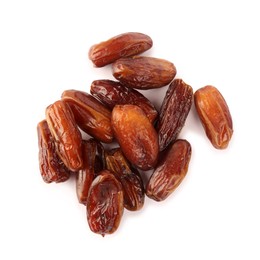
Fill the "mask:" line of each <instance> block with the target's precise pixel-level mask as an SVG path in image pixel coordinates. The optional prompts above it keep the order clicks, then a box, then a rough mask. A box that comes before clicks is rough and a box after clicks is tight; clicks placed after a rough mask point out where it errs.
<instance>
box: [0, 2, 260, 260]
mask: <svg viewBox="0 0 260 260" xmlns="http://www.w3.org/2000/svg"><path fill="white" fill-rule="evenodd" d="M258 6H259V1H256V0H255V1H253V0H247V1H232V0H230V1H206V0H205V1H202V0H198V1H192V0H191V1H168V2H166V1H135V0H133V1H131V2H130V1H128V2H124V3H122V1H55V0H52V1H49V0H46V1H29V0H24V1H15V0H13V1H12V0H10V1H1V2H0V32H1V33H0V35H1V40H0V74H1V75H0V88H1V102H0V113H1V128H0V134H1V135H0V136H1V180H0V210H1V214H0V240H1V250H0V259H5V260H7V259H8V260H9V259H12V260H13V259H38V260H41V259H44V260H45V259H49V260H52V259H111V260H112V259H113V260H115V259H120V260H121V259H124V258H126V259H136V258H139V259H141V258H143V259H176V260H177V259H178V260H182V259H200V260H206V259H207V260H208V259H211V260H214V259H218V260H219V259H250V260H254V259H257V260H259V259H260V249H259V241H260V211H259V203H260V202H259V201H260V167H259V163H260V159H259V146H260V139H259V133H260V127H259V111H260V108H259V107H260V105H259V95H258V93H259V90H260V77H259V60H260V48H259V46H260V39H259V24H260V16H259V8H258ZM127 31H137V32H143V33H146V34H148V35H149V36H151V38H152V39H153V42H154V45H153V48H152V49H151V50H149V51H148V52H146V53H145V54H146V55H151V56H154V57H158V58H163V59H167V60H170V61H172V62H173V63H174V64H175V66H176V68H177V76H178V77H181V78H183V80H184V81H185V82H187V84H189V85H191V86H192V87H193V89H194V91H195V90H196V89H198V88H200V87H202V86H205V85H213V86H216V87H217V88H218V89H219V90H220V92H221V93H222V94H223V96H224V97H225V99H226V101H227V103H228V105H229V108H230V112H231V114H232V117H233V123H234V134H233V137H232V140H231V142H230V143H229V147H228V148H227V149H226V150H223V151H219V150H216V149H215V148H213V146H212V145H211V143H210V142H209V140H208V139H207V137H206V135H205V133H204V130H203V128H202V126H201V124H200V122H199V120H198V117H197V115H196V113H195V110H194V107H192V110H191V112H190V114H189V116H188V119H187V122H186V125H185V127H184V128H183V130H182V132H181V134H180V137H181V138H186V139H187V140H188V141H189V142H190V143H191V145H192V151H193V153H192V158H191V161H190V166H189V171H188V173H187V176H186V178H185V179H184V181H183V182H182V183H181V185H180V186H179V187H178V189H177V190H176V191H175V192H174V193H173V194H172V195H171V196H170V197H169V198H167V200H165V201H164V202H161V203H158V202H154V201H152V200H150V199H148V198H146V200H145V204H144V207H143V209H142V210H140V211H138V212H129V211H127V210H125V211H124V216H123V218H122V221H121V224H120V227H119V228H118V230H117V231H116V233H114V234H113V235H110V236H105V237H104V238H103V237H102V236H100V235H96V234H94V233H92V232H91V231H90V230H89V227H88V224H87V219H86V212H85V208H84V206H83V205H80V204H79V203H78V201H77V195H76V191H75V181H74V180H73V179H71V180H70V181H69V182H67V183H63V184H49V185H48V184H46V183H44V182H43V181H42V179H41V177H40V173H39V166H38V147H37V132H36V125H37V123H38V122H39V121H41V120H42V119H43V118H44V116H45V115H44V113H45V108H46V106H47V105H49V104H51V103H53V102H55V101H56V100H57V99H59V98H60V96H61V94H62V92H63V91H64V90H66V89H72V88H74V89H79V90H83V91H89V87H90V84H91V82H92V81H93V80H96V79H102V78H109V79H113V77H112V75H111V67H110V66H108V67H104V68H100V69H97V68H94V67H93V65H92V64H91V62H90V61H89V60H88V51H89V48H90V46H92V45H93V44H95V43H98V42H100V41H103V40H106V39H109V38H110V37H112V36H115V35H117V34H120V33H123V32H127ZM165 91H166V88H163V89H158V90H154V91H147V92H144V91H143V93H145V95H146V96H147V97H149V98H150V99H151V101H152V102H154V103H155V105H156V107H157V108H158V107H159V105H160V103H161V101H162V98H163V95H164V93H165Z"/></svg>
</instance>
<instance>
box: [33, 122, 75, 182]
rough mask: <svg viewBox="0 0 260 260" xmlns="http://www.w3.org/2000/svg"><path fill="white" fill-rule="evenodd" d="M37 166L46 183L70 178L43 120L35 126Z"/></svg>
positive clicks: (68, 171)
mask: <svg viewBox="0 0 260 260" xmlns="http://www.w3.org/2000/svg"><path fill="white" fill-rule="evenodd" d="M37 133H38V146H39V166H40V172H41V176H42V178H43V180H44V181H45V182H46V183H51V182H56V183H58V182H64V181H66V180H67V179H69V177H70V174H71V172H70V170H69V169H68V168H67V167H66V166H65V165H64V163H63V162H62V161H61V159H60V158H59V156H58V154H57V152H56V148H55V143H54V139H53V137H52V135H51V132H50V129H49V127H48V124H47V121H46V120H43V121H41V122H40V123H38V125H37Z"/></svg>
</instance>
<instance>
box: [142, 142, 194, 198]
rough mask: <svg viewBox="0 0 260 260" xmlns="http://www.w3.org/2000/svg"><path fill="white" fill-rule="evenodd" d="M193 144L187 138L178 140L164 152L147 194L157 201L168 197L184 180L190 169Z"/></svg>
mask: <svg viewBox="0 0 260 260" xmlns="http://www.w3.org/2000/svg"><path fill="white" fill-rule="evenodd" d="M190 157H191V146H190V144H189V142H188V141H186V140H181V139H180V140H177V141H176V142H175V143H173V144H171V145H170V146H169V147H168V149H166V150H165V151H164V152H163V155H162V157H161V158H160V160H159V162H158V165H157V167H156V169H155V170H154V173H153V174H152V176H151V178H150V180H149V181H148V184H147V187H146V195H147V196H148V197H149V198H151V199H154V200H156V201H162V200H164V199H166V198H167V197H168V196H169V195H170V194H171V193H172V192H173V191H174V190H175V189H176V188H177V187H178V186H179V185H180V183H181V182H182V180H183V178H184V177H185V176H186V173H187V171H188V167H189V162H190Z"/></svg>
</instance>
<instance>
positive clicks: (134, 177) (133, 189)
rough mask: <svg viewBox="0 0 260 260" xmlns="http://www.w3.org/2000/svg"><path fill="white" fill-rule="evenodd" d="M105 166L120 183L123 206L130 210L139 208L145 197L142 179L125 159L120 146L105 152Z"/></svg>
mask: <svg viewBox="0 0 260 260" xmlns="http://www.w3.org/2000/svg"><path fill="white" fill-rule="evenodd" d="M106 166H107V169H108V170H110V171H111V172H113V173H114V174H115V176H116V177H117V179H118V180H119V181H120V182H121V184H122V188H123V192H124V207H125V208H126V209H128V210H131V211H136V210H139V209H141V208H142V207H143V205H144V198H145V194H144V186H143V181H142V179H141V176H140V174H139V172H138V171H137V170H136V169H134V168H133V167H131V165H130V163H129V162H128V161H127V160H126V158H125V157H124V155H123V153H122V152H121V149H120V148H116V149H113V150H110V151H109V152H107V153H106Z"/></svg>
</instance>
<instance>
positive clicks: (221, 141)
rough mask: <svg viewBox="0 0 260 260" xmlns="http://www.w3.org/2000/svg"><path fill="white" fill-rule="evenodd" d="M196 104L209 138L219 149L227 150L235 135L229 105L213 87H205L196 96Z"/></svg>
mask: <svg viewBox="0 0 260 260" xmlns="http://www.w3.org/2000/svg"><path fill="white" fill-rule="evenodd" d="M194 102H195V106H196V110H197V112H198V115H199V118H200V121H201V123H202V125H203V127H204V130H205V132H206V135H207V137H208V138H209V140H210V142H211V143H212V145H213V146H214V147H215V148H217V149H225V148H226V147H227V146H228V144H229V141H230V139H231V137H232V134H233V123H232V117H231V114H230V111H229V108H228V105H227V103H226V101H225V99H224V97H223V96H222V95H221V93H220V92H219V91H218V89H217V88H215V87H213V86H205V87H203V88H200V89H198V90H197V91H196V92H195V94H194Z"/></svg>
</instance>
